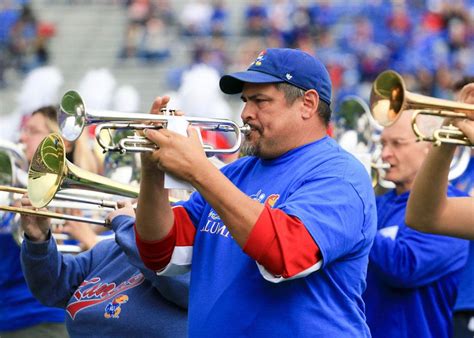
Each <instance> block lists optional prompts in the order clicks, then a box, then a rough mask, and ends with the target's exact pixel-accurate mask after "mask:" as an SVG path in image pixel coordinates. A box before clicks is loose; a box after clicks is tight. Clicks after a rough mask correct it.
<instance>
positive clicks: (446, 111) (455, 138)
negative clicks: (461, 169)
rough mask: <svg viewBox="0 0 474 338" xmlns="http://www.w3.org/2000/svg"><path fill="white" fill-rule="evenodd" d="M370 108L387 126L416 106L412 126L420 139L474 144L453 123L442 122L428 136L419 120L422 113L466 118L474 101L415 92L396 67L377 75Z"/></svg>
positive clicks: (472, 108)
mask: <svg viewBox="0 0 474 338" xmlns="http://www.w3.org/2000/svg"><path fill="white" fill-rule="evenodd" d="M370 108H371V109H370V110H371V111H372V114H373V116H374V119H375V120H376V121H377V122H378V123H380V124H381V125H383V126H384V127H386V126H389V125H391V124H392V123H394V122H395V121H396V120H397V118H398V116H399V115H400V113H401V112H403V111H404V110H408V109H413V110H415V113H414V114H413V117H412V128H413V131H414V133H415V135H416V136H417V138H418V141H428V142H434V144H435V145H437V146H438V145H440V144H441V143H448V144H458V145H464V146H470V147H474V144H473V143H471V142H470V141H469V139H468V138H467V136H466V135H464V133H463V132H462V131H461V130H460V129H459V128H457V127H455V126H454V125H452V124H449V125H444V126H441V127H440V128H438V129H436V130H434V131H433V133H432V135H431V136H427V135H424V134H423V132H422V131H421V130H420V128H419V127H418V125H417V123H416V118H417V116H418V115H430V116H438V117H444V118H466V117H467V113H468V112H473V111H474V104H467V103H460V102H455V101H450V100H443V99H437V98H433V97H429V96H424V95H420V94H415V93H411V92H409V91H407V90H406V86H405V82H404V81H403V78H402V77H401V76H400V75H399V74H398V73H397V72H395V71H393V70H387V71H385V72H382V73H380V74H379V75H378V76H377V78H376V79H375V81H374V83H373V85H372V90H371V93H370Z"/></svg>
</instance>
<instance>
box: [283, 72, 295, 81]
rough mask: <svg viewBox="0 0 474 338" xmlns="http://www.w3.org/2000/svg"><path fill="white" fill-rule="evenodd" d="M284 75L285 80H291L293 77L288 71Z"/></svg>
mask: <svg viewBox="0 0 474 338" xmlns="http://www.w3.org/2000/svg"><path fill="white" fill-rule="evenodd" d="M285 77H286V79H287V80H291V79H292V78H293V75H291V74H290V73H286V75H285Z"/></svg>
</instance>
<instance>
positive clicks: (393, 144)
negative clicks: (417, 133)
mask: <svg viewBox="0 0 474 338" xmlns="http://www.w3.org/2000/svg"><path fill="white" fill-rule="evenodd" d="M416 142H418V140H417V139H416V138H409V139H403V138H398V139H393V140H382V141H381V144H382V147H383V148H385V147H390V148H392V149H400V148H403V147H405V146H407V145H410V144H413V143H416Z"/></svg>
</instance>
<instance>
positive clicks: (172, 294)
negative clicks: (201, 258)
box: [111, 209, 190, 309]
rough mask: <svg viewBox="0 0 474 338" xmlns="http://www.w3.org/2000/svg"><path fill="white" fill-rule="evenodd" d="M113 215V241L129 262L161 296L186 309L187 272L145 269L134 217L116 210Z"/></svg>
mask: <svg viewBox="0 0 474 338" xmlns="http://www.w3.org/2000/svg"><path fill="white" fill-rule="evenodd" d="M120 210H121V209H120ZM114 215H115V216H114V217H113V218H112V219H111V224H112V228H113V230H114V232H115V241H116V242H117V244H118V245H119V246H120V248H121V249H122V251H123V252H124V253H125V255H126V256H127V258H128V260H129V262H130V264H132V265H133V266H135V267H136V268H138V269H139V270H140V271H141V272H142V273H143V275H144V276H145V278H146V279H147V280H149V281H150V282H151V283H152V284H153V286H154V287H155V288H156V289H157V290H158V291H159V292H160V293H161V295H163V297H165V298H166V299H168V300H169V301H171V302H173V303H175V304H176V305H178V306H180V307H182V308H184V309H186V308H187V306H188V295H189V276H190V275H189V273H188V274H185V275H179V276H174V277H166V276H157V275H156V274H155V273H154V272H153V271H152V270H150V269H147V268H146V267H145V266H144V265H143V262H142V261H141V260H140V256H139V253H138V249H137V246H136V244H135V233H134V230H133V225H134V223H135V219H134V218H133V217H132V216H131V215H126V214H118V213H117V212H114Z"/></svg>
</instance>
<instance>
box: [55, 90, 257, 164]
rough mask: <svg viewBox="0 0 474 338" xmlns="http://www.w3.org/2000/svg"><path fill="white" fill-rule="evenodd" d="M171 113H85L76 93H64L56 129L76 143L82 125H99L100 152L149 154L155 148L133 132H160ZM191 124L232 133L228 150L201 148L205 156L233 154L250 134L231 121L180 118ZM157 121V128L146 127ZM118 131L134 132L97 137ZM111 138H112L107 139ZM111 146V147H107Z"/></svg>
mask: <svg viewBox="0 0 474 338" xmlns="http://www.w3.org/2000/svg"><path fill="white" fill-rule="evenodd" d="M174 112H175V111H173V110H166V109H165V110H163V113H165V115H150V114H128V113H121V112H115V111H108V110H101V111H95V110H86V108H85V105H84V102H83V100H82V98H81V96H80V95H79V93H77V92H76V91H73V90H71V91H68V92H66V93H65V94H64V95H63V97H62V99H61V104H60V112H59V116H58V123H59V129H60V131H61V134H62V136H63V137H64V138H65V139H66V140H68V141H74V140H76V139H77V138H78V137H79V136H80V135H81V134H82V131H83V130H84V127H85V126H86V125H90V124H99V125H98V126H97V128H96V130H95V137H96V140H97V143H98V144H99V145H100V146H101V147H102V149H103V150H104V152H108V151H118V152H120V153H125V152H151V151H154V150H156V145H155V144H154V143H153V142H150V141H149V140H148V139H147V138H146V137H144V136H139V135H137V133H136V132H137V131H140V130H144V129H161V128H166V127H167V126H168V123H169V121H170V120H171V119H173V118H176V117H174V116H173V114H174ZM184 118H185V119H186V121H188V122H189V123H190V124H191V125H193V126H196V127H199V128H200V129H202V130H207V131H213V132H226V133H227V132H230V133H234V134H235V136H236V140H235V142H234V144H233V145H232V146H231V147H229V148H217V149H216V148H213V147H211V146H209V145H204V151H205V152H206V153H207V154H208V155H215V154H233V153H235V152H237V151H238V150H239V148H240V145H241V142H242V134H244V135H245V134H248V133H249V132H250V126H248V125H244V126H241V127H240V126H238V125H237V124H236V123H235V122H234V121H232V120H228V119H214V118H202V117H184ZM154 122H157V123H158V124H157V125H154V124H150V123H154ZM117 129H122V130H130V131H133V132H134V135H132V136H126V137H124V138H122V139H120V140H119V141H118V142H117V143H115V142H112V143H111V142H110V141H109V140H107V141H104V140H103V139H102V138H101V136H100V134H101V131H102V130H108V132H109V134H110V133H111V131H113V130H117ZM110 139H112V137H110ZM110 143H111V144H110Z"/></svg>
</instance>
